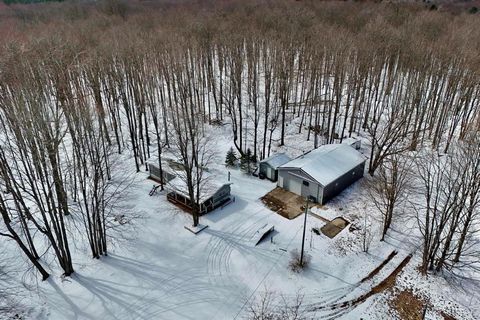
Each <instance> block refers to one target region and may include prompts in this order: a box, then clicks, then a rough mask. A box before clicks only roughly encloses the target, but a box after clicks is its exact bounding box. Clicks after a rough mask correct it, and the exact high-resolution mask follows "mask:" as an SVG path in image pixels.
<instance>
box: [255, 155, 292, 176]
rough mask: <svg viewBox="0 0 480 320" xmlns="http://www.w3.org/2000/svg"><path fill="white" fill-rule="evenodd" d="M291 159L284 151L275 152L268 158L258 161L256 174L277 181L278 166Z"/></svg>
mask: <svg viewBox="0 0 480 320" xmlns="http://www.w3.org/2000/svg"><path fill="white" fill-rule="evenodd" d="M290 160H292V158H290V157H289V156H287V155H286V154H285V153H277V154H274V155H272V156H270V157H268V158H265V159H263V160H262V161H260V164H259V172H258V175H259V177H260V178H262V179H263V177H265V178H267V179H269V180H271V181H274V182H275V181H277V179H278V167H280V166H281V165H283V164H285V163H287V162H289V161H290ZM262 176H263V177H262Z"/></svg>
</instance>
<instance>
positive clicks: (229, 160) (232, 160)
mask: <svg viewBox="0 0 480 320" xmlns="http://www.w3.org/2000/svg"><path fill="white" fill-rule="evenodd" d="M236 162H237V155H236V154H235V151H234V150H233V148H230V150H228V152H227V156H226V157H225V165H226V166H227V167H234V166H235V164H236Z"/></svg>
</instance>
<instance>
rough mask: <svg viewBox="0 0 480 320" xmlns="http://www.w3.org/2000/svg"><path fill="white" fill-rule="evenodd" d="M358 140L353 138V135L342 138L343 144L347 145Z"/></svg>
mask: <svg viewBox="0 0 480 320" xmlns="http://www.w3.org/2000/svg"><path fill="white" fill-rule="evenodd" d="M359 141H360V140H358V139H356V138H354V137H350V138H346V139H343V140H342V143H344V144H348V145H354V144H355V143H357V142H359Z"/></svg>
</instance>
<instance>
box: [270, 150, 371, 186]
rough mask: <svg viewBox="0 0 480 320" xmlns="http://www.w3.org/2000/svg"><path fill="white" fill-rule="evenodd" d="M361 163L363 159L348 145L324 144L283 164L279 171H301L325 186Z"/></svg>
mask: <svg viewBox="0 0 480 320" xmlns="http://www.w3.org/2000/svg"><path fill="white" fill-rule="evenodd" d="M363 162H365V157H364V156H363V155H362V154H361V153H360V152H358V151H357V150H355V149H354V148H352V147H351V146H349V145H348V144H326V145H323V146H321V147H319V148H317V149H315V150H312V151H310V152H308V153H306V154H304V155H302V156H300V157H298V158H296V159H293V160H292V161H290V162H288V163H285V164H283V165H282V166H280V168H279V169H291V168H296V169H302V170H303V171H304V172H305V173H307V174H308V175H309V176H311V177H312V178H314V179H315V180H317V181H318V182H319V183H320V184H321V185H323V186H326V185H328V184H330V183H331V182H333V181H335V180H337V179H338V178H339V177H341V176H342V175H344V174H345V173H347V172H348V171H350V170H352V169H353V168H355V167H356V166H358V165H360V164H361V163H363Z"/></svg>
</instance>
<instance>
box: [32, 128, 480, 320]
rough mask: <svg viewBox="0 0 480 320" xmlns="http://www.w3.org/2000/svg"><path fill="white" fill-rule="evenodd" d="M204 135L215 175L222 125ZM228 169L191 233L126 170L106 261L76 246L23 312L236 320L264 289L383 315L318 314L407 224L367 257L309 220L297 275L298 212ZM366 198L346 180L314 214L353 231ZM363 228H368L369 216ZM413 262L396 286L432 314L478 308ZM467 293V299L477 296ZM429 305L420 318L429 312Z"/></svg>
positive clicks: (357, 286)
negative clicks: (225, 194) (226, 185)
mask: <svg viewBox="0 0 480 320" xmlns="http://www.w3.org/2000/svg"><path fill="white" fill-rule="evenodd" d="M215 130H217V131H218V132H217V134H215V136H216V137H217V138H216V140H217V141H216V144H217V147H218V150H219V152H218V158H217V159H216V161H215V164H213V165H212V166H211V167H210V172H211V173H212V174H214V175H217V176H219V177H222V179H224V178H226V176H227V169H226V168H225V167H224V166H223V165H222V163H223V158H224V155H225V152H226V150H227V149H228V148H229V147H230V145H229V139H228V133H227V132H228V131H227V128H225V127H223V128H217V129H215ZM287 141H288V140H287ZM288 145H289V144H288V143H287V146H288ZM291 145H295V149H291V150H288V147H287V148H283V149H284V150H287V151H289V153H290V154H293V155H295V153H296V152H295V150H298V149H299V146H298V144H295V143H294V142H292V143H291ZM306 147H307V146H305V148H306ZM300 148H303V146H300ZM130 167H132V166H131V165H130V163H126V164H125V172H130V171H131V169H130ZM230 172H231V182H233V185H232V195H233V196H234V197H235V201H234V203H231V204H229V205H228V206H226V207H224V208H223V209H217V210H216V211H214V212H212V213H210V214H208V215H205V216H203V217H201V219H200V222H201V223H202V224H207V225H208V228H207V229H205V230H204V231H202V232H201V233H199V234H198V235H194V234H193V233H191V232H189V231H187V230H186V229H185V228H184V226H185V225H188V224H191V220H192V219H191V216H189V215H188V214H186V213H184V212H182V211H181V210H180V209H178V208H177V207H175V206H173V205H172V204H170V203H169V202H167V201H166V197H165V194H164V193H161V192H160V193H157V194H156V195H154V196H149V195H148V194H149V191H150V189H151V188H152V184H153V182H152V181H150V180H147V174H146V173H139V174H136V175H135V179H134V181H133V182H132V185H131V186H130V187H129V189H128V192H126V193H125V198H124V199H123V201H124V202H125V203H126V204H127V205H126V207H125V208H126V210H127V209H128V210H129V211H131V212H134V213H135V215H137V216H138V217H139V218H137V219H135V221H133V222H132V223H133V224H134V229H132V228H130V229H129V230H128V232H129V233H128V234H126V235H125V237H124V238H123V239H118V240H115V241H114V245H113V246H112V247H111V250H110V254H109V256H108V257H103V258H101V259H100V260H93V259H91V258H89V255H88V252H87V251H85V252H77V253H76V256H75V257H76V258H75V260H74V261H75V262H76V263H75V265H74V267H75V270H76V272H75V274H74V275H73V276H72V277H69V278H66V279H62V278H59V277H58V274H59V273H56V274H54V275H53V276H52V277H50V279H49V280H47V281H45V282H41V283H38V284H36V287H35V290H34V291H35V292H38V293H39V295H36V294H31V295H30V296H29V299H28V300H26V299H24V301H22V304H23V305H25V306H27V307H34V308H33V309H32V310H31V311H30V312H29V314H28V315H29V316H30V317H31V318H35V319H105V320H107V319H218V320H223V319H244V318H245V317H246V313H247V311H248V308H249V306H250V305H251V303H252V301H254V300H255V299H257V297H259V296H261V295H262V293H264V292H275V293H277V294H281V295H283V296H284V297H287V298H288V297H292V299H293V298H294V297H295V295H296V294H297V292H300V293H301V294H302V295H304V305H305V307H308V308H309V309H312V310H313V309H318V311H316V312H312V313H311V314H310V315H311V316H312V317H313V318H319V319H320V318H340V319H359V318H362V317H363V318H367V319H385V318H386V317H387V318H388V317H389V316H387V314H390V315H391V313H388V310H387V309H388V305H387V303H386V299H387V298H388V293H381V294H378V295H374V296H372V297H370V298H369V299H367V300H366V301H365V302H363V303H362V304H360V305H358V306H356V307H353V306H352V307H351V308H343V309H341V310H339V311H335V310H333V311H332V310H328V306H330V305H333V304H336V303H341V302H344V301H349V300H351V299H355V298H356V297H358V296H360V295H362V294H365V293H366V292H368V291H370V289H371V288H372V287H373V286H374V285H377V284H378V283H379V282H381V281H382V280H383V279H384V278H385V277H386V276H387V275H389V274H390V273H391V272H392V271H393V270H394V269H395V268H396V267H397V266H398V264H399V263H400V262H401V261H402V260H403V259H404V258H405V257H406V256H408V255H409V254H411V253H415V252H416V249H417V248H418V245H419V241H418V239H417V238H416V237H415V235H413V234H411V233H409V232H407V231H406V230H409V229H410V228H408V223H406V222H405V223H403V222H402V223H397V224H394V227H393V230H392V231H391V232H390V233H389V236H388V237H387V239H386V241H385V242H379V241H377V240H375V239H373V240H372V243H371V245H370V250H369V252H368V253H364V252H363V251H362V250H361V243H362V239H361V238H362V236H361V232H360V231H358V230H357V231H354V232H350V231H349V228H348V227H347V228H346V229H344V230H343V231H342V232H341V233H340V234H339V235H338V236H337V237H336V238H334V239H329V238H327V237H325V236H323V235H316V234H315V233H313V232H311V228H312V227H321V226H322V225H323V224H324V222H323V221H321V220H319V219H317V218H315V217H313V216H309V217H308V220H307V234H306V242H305V243H306V244H305V247H306V251H307V253H308V254H309V255H310V256H311V258H312V260H311V263H310V267H309V268H308V270H306V271H304V272H302V273H299V274H297V273H294V272H292V271H291V270H290V269H289V266H288V265H289V262H290V260H291V257H290V253H291V251H292V250H294V249H300V246H301V241H302V228H303V215H301V216H299V217H297V218H296V219H294V220H287V219H285V218H283V217H281V216H279V215H277V214H276V213H274V212H272V211H270V210H269V209H268V208H267V207H265V206H264V205H263V204H262V202H261V201H260V200H259V198H260V197H262V196H263V195H264V194H266V193H267V192H269V191H270V190H271V189H273V188H275V186H276V185H275V184H274V183H271V182H269V181H266V180H259V179H258V178H255V177H251V176H247V175H246V174H244V173H242V172H241V171H239V170H230ZM367 199H368V198H367V197H366V195H365V191H364V188H363V185H362V182H358V183H356V184H355V185H353V186H352V187H350V188H349V189H347V190H346V191H345V192H344V193H342V194H341V195H340V196H339V197H337V198H336V199H335V200H333V201H332V202H331V203H329V204H327V205H326V206H325V207H324V208H321V209H316V210H317V213H318V214H320V215H322V216H324V217H326V218H329V219H331V218H334V217H337V216H344V217H345V218H347V219H349V220H350V221H352V222H353V223H354V224H356V225H360V226H361V224H362V223H363V222H364V220H363V217H364V214H365V212H368V213H370V215H372V216H375V213H374V209H373V207H372V204H370V203H368V200H367ZM119 214H121V212H119ZM370 223H371V224H372V227H371V229H372V232H375V225H376V224H378V222H376V221H375V220H372V221H371V222H370ZM410 223H415V221H413V222H412V221H411V220H410ZM265 224H271V225H274V226H275V234H274V237H273V240H272V241H269V240H267V241H264V242H262V243H260V244H259V245H258V246H255V245H254V244H253V243H252V237H253V235H254V233H255V231H256V230H258V229H260V228H262V227H263V226H265ZM132 230H134V232H133V233H132ZM377 233H378V232H377ZM393 250H396V251H398V254H397V255H396V256H395V257H393V259H392V260H391V261H390V262H389V263H388V264H387V265H385V267H384V268H382V269H381V270H380V272H379V273H378V274H377V275H375V276H374V277H373V278H372V279H369V280H367V281H364V282H360V281H361V280H362V279H363V278H364V277H366V276H367V275H368V274H369V273H370V272H371V271H372V270H373V269H375V268H376V267H377V266H378V265H380V264H381V263H382V262H383V261H384V260H385V259H386V258H387V256H388V255H389V254H390V253H391V252H392V251H393ZM80 251H81V250H80ZM416 265H418V261H416V256H414V258H413V259H412V261H411V262H410V263H409V264H408V265H407V267H406V268H405V270H404V271H403V272H402V273H401V274H400V277H399V283H398V286H399V288H418V291H419V294H421V295H423V296H427V297H429V298H430V299H431V300H432V301H431V302H432V304H433V305H434V306H435V307H437V308H439V309H438V310H448V311H449V312H450V314H453V315H454V316H457V317H459V318H461V319H475V315H477V316H478V315H479V313H478V309H477V310H476V311H475V310H468V308H467V307H466V306H460V305H458V304H457V303H455V300H459V301H461V302H465V301H467V297H468V295H467V294H465V293H462V292H458V291H454V289H452V288H450V287H449V284H447V283H444V282H442V281H441V280H439V279H436V278H429V279H424V278H421V277H420V276H419V275H418V272H417V270H416V268H415V267H416ZM422 290H423V291H422ZM432 292H435V293H434V294H432ZM452 295H456V297H452ZM471 299H472V300H473V301H478V300H476V299H478V297H472V298H471ZM469 303H470V305H472V301H470V302H469ZM39 306H40V307H39ZM326 307H327V308H326ZM438 310H437V311H438ZM437 311H432V312H430V313H429V316H431V317H432V318H435V317H437V316H438V312H437Z"/></svg>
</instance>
